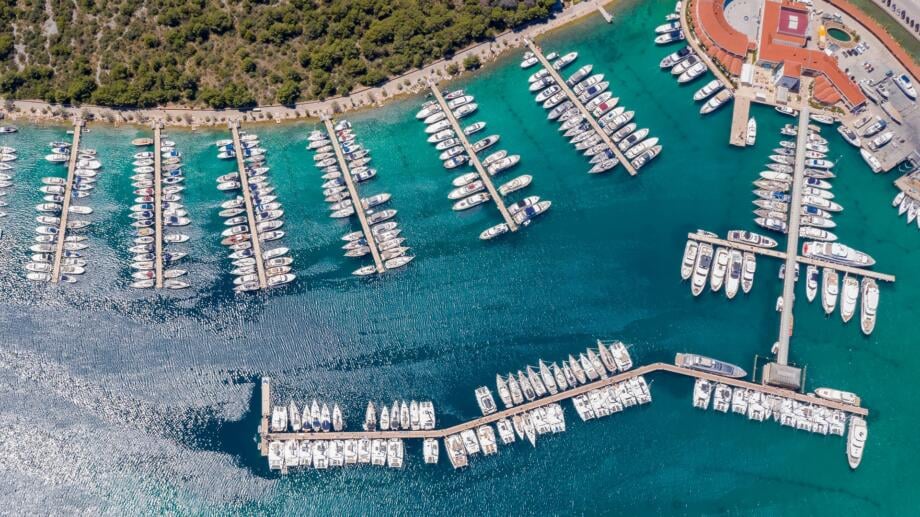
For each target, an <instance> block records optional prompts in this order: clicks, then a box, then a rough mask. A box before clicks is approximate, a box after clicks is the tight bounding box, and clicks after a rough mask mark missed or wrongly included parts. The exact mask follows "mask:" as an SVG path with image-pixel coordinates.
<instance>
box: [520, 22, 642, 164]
mask: <svg viewBox="0 0 920 517" xmlns="http://www.w3.org/2000/svg"><path fill="white" fill-rule="evenodd" d="M524 42H525V43H526V44H527V47H528V48H530V51H531V52H533V55H534V56H536V58H537V59H538V60H539V61H540V63H541V64H542V65H543V67H544V68H546V70H547V71H548V72H549V75H550V76H551V77H552V78H553V80H554V81H556V84H558V85H559V87H560V88H562V91H564V92H565V95H566V97H568V98H569V100H570V101H572V104H574V105H575V107H576V108H578V111H580V112H581V114H582V116H584V118H585V120H586V121H587V122H588V123H589V124H591V127H592V128H593V129H594V132H595V133H596V134H597V135H598V136H600V137H601V140H602V141H603V142H604V144H606V145H607V147H608V148H609V149H610V150H611V151H612V152H613V154H614V156H616V157H617V161H618V162H619V163H620V165H622V166H623V168H624V169H626V172H628V173H629V175H630V176H635V175H636V174H637V171H636V168H635V167H633V166H632V164H631V163H629V160H627V159H626V157H625V156H623V153H622V152H620V148H619V147H617V145H616V144H615V143H614V142H613V139H612V138H610V135H608V134H607V133H606V132H605V131H604V128H602V127H601V126H600V124H598V123H597V120H595V119H594V115H592V114H591V112H589V111H588V109H587V108H585V105H584V104H583V103H582V102H581V101H580V100H579V99H578V96H577V95H575V92H573V91H572V89H571V88H569V85H568V84H566V83H565V79H563V78H562V76H561V75H559V72H557V71H556V69H555V68H553V65H552V64H551V63H550V62H549V61H548V60H547V59H546V56H544V55H543V51H542V50H540V47H538V46H537V45H536V44H535V43H534V42H533V41H531V40H529V39H525V40H524Z"/></svg>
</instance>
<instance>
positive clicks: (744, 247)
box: [687, 233, 895, 282]
mask: <svg viewBox="0 0 920 517" xmlns="http://www.w3.org/2000/svg"><path fill="white" fill-rule="evenodd" d="M687 238H688V239H690V240H694V241H699V242H708V243H709V244H713V245H717V246H725V247H726V248H735V249H738V250H741V251H750V252H751V253H754V254H757V255H765V256H767V257H772V258H776V259H780V260H786V256H787V254H786V253H785V252H782V251H776V250H772V249H769V248H762V247H760V246H752V245H750V244H744V243H742V242H734V241H729V240H725V239H720V238H719V237H712V236H710V235H703V234H700V233H688V234H687ZM795 262H799V263H802V264H811V265H813V266H817V267H827V268H830V269H835V270H837V271H841V272H844V273H850V274H853V275H860V276H864V277H867V278H874V279H876V280H881V281H883V282H894V281H895V276H894V275H889V274H887V273H879V272H878V271H871V270H869V269H862V268H858V267H852V266H844V265H842V264H836V263H834V262H828V261H826V260H819V259H813V258H811V257H803V256H801V255H798V256H796V257H795ZM790 271H791V270H790ZM792 276H794V275H792Z"/></svg>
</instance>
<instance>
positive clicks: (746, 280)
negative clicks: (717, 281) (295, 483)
mask: <svg viewBox="0 0 920 517" xmlns="http://www.w3.org/2000/svg"><path fill="white" fill-rule="evenodd" d="M741 265H742V268H741V290H742V291H744V293H745V294H747V293H749V292H751V288H752V287H754V274H755V273H756V272H757V257H756V256H755V255H754V254H753V253H751V252H750V251H745V252H744V256H743V258H742V264H741Z"/></svg>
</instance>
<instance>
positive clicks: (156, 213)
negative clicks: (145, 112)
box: [153, 122, 163, 289]
mask: <svg viewBox="0 0 920 517" xmlns="http://www.w3.org/2000/svg"><path fill="white" fill-rule="evenodd" d="M162 128H163V126H162V124H160V123H159V122H157V123H156V124H154V126H153V203H154V207H153V228H154V232H155V233H154V249H155V254H154V259H153V260H154V272H155V273H156V283H155V285H156V288H157V289H162V288H163V156H162V154H161V150H160V149H161V144H160V142H161V137H162Z"/></svg>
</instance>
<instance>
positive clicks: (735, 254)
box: [725, 249, 744, 299]
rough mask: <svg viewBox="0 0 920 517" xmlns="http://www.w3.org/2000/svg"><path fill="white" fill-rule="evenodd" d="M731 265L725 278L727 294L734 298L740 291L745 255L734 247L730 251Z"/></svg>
mask: <svg viewBox="0 0 920 517" xmlns="http://www.w3.org/2000/svg"><path fill="white" fill-rule="evenodd" d="M729 258H730V261H729V266H728V271H727V272H726V278H725V295H726V296H727V297H728V299H732V298H734V297H735V295H736V294H737V293H738V286H739V285H740V283H741V274H742V264H743V262H744V258H743V255H742V254H741V251H740V250H736V249H733V250H731V252H730V253H729Z"/></svg>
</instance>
